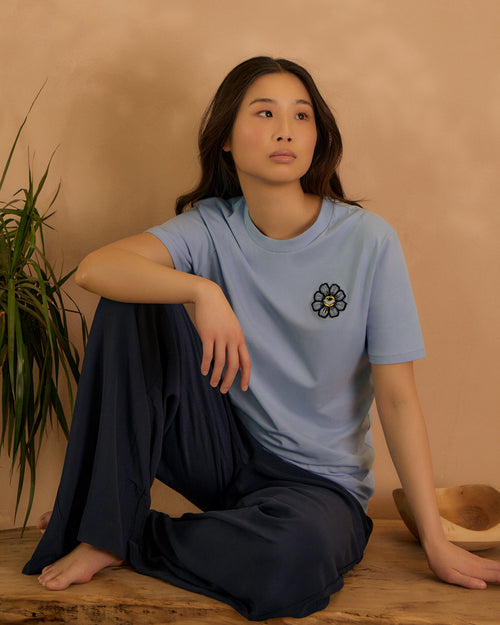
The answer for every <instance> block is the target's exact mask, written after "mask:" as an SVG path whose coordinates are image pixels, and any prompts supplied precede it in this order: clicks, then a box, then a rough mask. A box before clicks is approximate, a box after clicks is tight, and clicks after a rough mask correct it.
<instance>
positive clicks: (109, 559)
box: [38, 543, 124, 590]
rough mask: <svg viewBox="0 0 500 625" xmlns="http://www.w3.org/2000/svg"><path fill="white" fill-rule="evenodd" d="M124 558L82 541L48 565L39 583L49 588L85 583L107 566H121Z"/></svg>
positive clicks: (55, 588)
mask: <svg viewBox="0 0 500 625" xmlns="http://www.w3.org/2000/svg"><path fill="white" fill-rule="evenodd" d="M123 563H124V562H123V560H122V559H121V558H119V557H118V556H116V555H115V554H113V553H109V551H103V550H102V549H97V547H93V546H92V545H88V544H87V543H80V544H79V545H77V547H75V549H73V551H72V552H71V553H68V555H66V556H64V557H63V558H61V559H60V560H57V561H56V562H54V563H53V564H50V565H49V566H46V567H45V568H44V569H43V571H42V574H41V575H40V577H39V578H38V581H39V583H40V584H41V585H42V586H45V588H47V589H48V590H64V589H65V588H67V587H68V586H70V585H71V584H84V583H85V582H89V581H90V580H91V579H92V577H93V576H94V575H95V574H96V573H98V572H99V571H101V570H102V569H104V568H106V567H107V566H120V565H121V564H123Z"/></svg>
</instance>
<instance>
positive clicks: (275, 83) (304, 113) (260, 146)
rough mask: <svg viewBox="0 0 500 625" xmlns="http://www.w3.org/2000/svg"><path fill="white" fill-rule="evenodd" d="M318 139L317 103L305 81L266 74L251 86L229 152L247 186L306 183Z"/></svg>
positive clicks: (237, 118)
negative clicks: (303, 180) (313, 104)
mask: <svg viewBox="0 0 500 625" xmlns="http://www.w3.org/2000/svg"><path fill="white" fill-rule="evenodd" d="M316 139H317V133H316V122H315V119H314V109H313V106H312V100H311V97H310V95H309V93H308V91H307V89H306V88H305V86H304V84H303V83H302V81H301V80H300V79H299V78H297V77H296V76H294V75H293V74H289V73H279V74H278V73H276V74H266V75H264V76H261V77H260V78H257V80H255V81H254V82H253V83H252V84H251V85H250V87H249V88H248V90H247V92H246V94H245V96H244V98H243V100H242V102H241V105H240V108H239V110H238V113H237V115H236V119H235V122H234V125H233V129H232V132H231V136H230V138H229V140H228V141H227V142H226V144H225V145H224V149H225V150H226V151H230V152H231V154H232V157H233V160H234V163H235V166H236V171H237V173H238V178H239V180H240V183H241V185H242V187H245V185H247V184H252V183H254V184H255V183H267V184H290V183H297V184H300V178H301V177H302V176H303V175H304V174H305V173H306V172H307V170H308V169H309V167H310V165H311V162H312V158H313V154H314V148H315V146H316Z"/></svg>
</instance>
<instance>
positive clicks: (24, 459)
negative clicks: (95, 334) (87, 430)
mask: <svg viewBox="0 0 500 625" xmlns="http://www.w3.org/2000/svg"><path fill="white" fill-rule="evenodd" d="M42 88H43V87H42ZM40 91H41V90H40ZM39 94H40V92H39V93H38V94H37V96H36V97H35V99H34V100H33V102H32V104H31V106H30V108H29V110H28V113H27V114H26V117H25V118H24V121H23V122H22V124H21V126H20V127H19V129H18V132H17V135H16V137H15V140H14V143H13V145H12V147H11V149H10V152H9V155H8V158H7V162H6V164H5V167H4V169H3V172H2V176H1V178H0V191H1V189H2V187H3V184H4V180H5V177H6V175H7V172H8V170H9V166H10V164H11V160H12V156H13V154H14V152H15V149H16V146H17V143H18V140H19V137H20V135H21V132H22V130H23V128H24V126H25V124H26V121H27V119H28V116H29V114H30V111H31V109H32V108H33V105H34V103H35V102H36V100H37V98H38V95H39ZM53 156H54V154H52V156H51V158H50V160H49V162H48V165H47V167H46V169H45V171H44V173H43V176H42V177H41V178H40V180H39V182H38V183H35V181H34V180H33V171H32V162H31V160H30V158H29V154H28V184H27V186H26V187H22V188H20V189H19V190H18V191H17V192H16V193H14V195H13V196H12V197H11V198H10V199H9V200H8V201H6V202H4V201H0V378H1V390H2V399H1V410H2V433H1V438H0V449H5V448H6V449H7V452H8V454H9V456H10V458H11V475H12V472H13V471H14V469H15V468H16V467H18V468H19V477H18V484H17V499H16V510H15V515H16V516H17V513H18V508H19V502H20V498H21V494H22V492H23V487H24V485H25V480H26V478H27V473H28V472H29V474H30V480H29V482H30V490H29V499H28V504H27V510H26V515H25V518H24V524H23V529H24V527H25V526H26V523H27V521H28V517H29V514H30V511H31V507H32V504H33V496H34V492H35V483H36V465H37V460H38V455H39V452H40V446H41V443H42V440H43V434H44V431H45V428H46V425H47V421H49V422H52V421H53V417H54V416H55V417H56V421H57V423H58V424H59V426H60V427H61V429H62V431H63V432H64V434H65V435H66V436H67V435H68V422H67V419H66V416H65V413H64V408H63V403H64V401H63V400H62V398H61V394H60V387H59V385H60V382H61V378H62V380H63V381H65V386H66V388H67V393H68V397H69V404H70V408H71V409H72V407H73V391H72V386H73V383H77V382H78V378H79V355H78V351H77V348H76V347H75V346H74V344H73V343H72V341H71V340H70V336H69V334H70V333H69V328H68V317H67V313H69V312H73V313H76V314H77V315H78V316H79V322H80V326H81V333H82V339H83V343H84V344H85V342H86V339H87V325H86V322H85V318H84V316H83V314H82V313H81V311H80V309H79V308H78V306H77V305H76V303H75V302H74V300H73V299H72V298H71V297H69V295H68V294H67V293H66V292H65V291H64V289H63V286H64V283H65V282H66V281H67V280H68V278H69V277H70V276H71V275H72V273H73V272H74V269H73V270H72V271H70V272H69V273H67V274H65V275H56V272H55V270H54V268H53V267H52V265H51V264H50V262H49V261H48V259H47V256H46V253H45V242H44V230H45V228H51V226H50V225H48V223H47V221H48V220H49V219H50V217H51V216H52V215H53V214H54V213H53V212H49V211H50V209H51V208H52V206H53V204H54V202H55V200H56V197H57V195H58V193H59V188H60V185H59V186H58V188H57V190H56V191H55V193H54V195H53V196H52V198H51V200H50V203H49V206H48V208H47V210H46V212H45V214H43V215H42V214H41V213H40V212H39V209H38V203H39V201H40V194H41V192H42V189H43V187H44V185H45V182H46V180H47V175H48V173H49V168H50V165H51V161H52V157H53ZM68 300H70V301H71V302H72V306H73V307H72V308H68V307H67V302H68Z"/></svg>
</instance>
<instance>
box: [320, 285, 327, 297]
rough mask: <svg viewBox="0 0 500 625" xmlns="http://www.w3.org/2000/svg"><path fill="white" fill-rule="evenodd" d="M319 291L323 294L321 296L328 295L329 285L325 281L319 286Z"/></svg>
mask: <svg viewBox="0 0 500 625" xmlns="http://www.w3.org/2000/svg"><path fill="white" fill-rule="evenodd" d="M319 292H320V293H321V294H322V295H323V297H326V296H327V295H330V287H329V286H328V284H327V283H326V282H324V283H323V284H322V285H321V286H320V287H319Z"/></svg>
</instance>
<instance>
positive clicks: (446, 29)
mask: <svg viewBox="0 0 500 625" xmlns="http://www.w3.org/2000/svg"><path fill="white" fill-rule="evenodd" d="M499 31H500V5H499V3H498V1H497V0H308V2H304V0H251V1H246V0H242V1H235V0H183V1H182V2H178V1H177V0H104V1H103V0H85V1H84V2H82V1H81V0H42V1H40V0H18V1H15V0H0V94H1V95H0V163H2V162H3V161H4V160H5V158H6V157H7V153H8V148H9V146H10V143H11V141H12V140H13V137H14V134H15V130H16V128H17V126H18V125H19V123H20V121H21V120H22V118H23V116H24V114H25V112H26V110H27V108H28V106H29V103H30V102H31V100H32V98H33V96H34V94H35V93H36V92H37V91H38V89H39V88H40V86H41V85H42V83H43V82H44V81H45V80H47V83H46V85H45V88H44V90H43V93H42V95H41V96H40V99H39V101H38V102H37V104H36V107H35V109H34V110H33V112H32V114H31V116H30V119H29V123H28V125H27V126H26V129H25V132H24V134H23V137H22V140H21V143H20V147H19V152H18V154H17V157H16V159H15V161H14V163H13V168H12V172H11V175H10V177H9V179H8V181H7V183H6V188H5V191H9V190H15V189H17V188H18V187H19V186H20V185H21V184H23V183H24V180H25V172H26V158H27V148H28V146H29V147H30V151H31V154H32V156H34V167H35V171H38V172H40V171H41V170H42V167H43V165H44V164H45V163H46V161H47V159H48V158H49V156H50V154H51V152H52V150H53V149H54V148H55V147H56V146H58V149H57V152H56V155H55V157H54V161H53V166H52V173H51V178H50V180H49V185H48V186H49V189H52V190H53V189H55V187H56V186H57V183H58V182H59V180H60V181H61V183H62V190H61V194H60V196H59V199H58V200H57V203H56V209H57V213H56V215H55V217H54V218H53V220H52V223H53V225H54V226H55V228H56V232H55V233H53V234H51V235H50V237H49V240H48V242H49V251H50V256H51V257H52V258H53V259H56V260H57V262H61V261H64V266H65V268H67V269H69V268H70V267H72V266H74V265H76V264H77V263H78V262H79V261H80V259H81V258H82V256H83V255H84V254H86V253H87V252H89V251H90V250H91V249H93V248H95V247H97V246H100V245H102V244H105V243H107V242H110V241H112V240H114V239H117V238H119V237H123V236H126V235H129V234H133V233H136V232H139V231H142V230H143V229H145V228H147V227H148V226H149V225H152V224H155V223H159V222H162V221H164V220H165V219H167V218H168V217H170V216H172V215H173V204H174V200H175V198H176V196H177V195H179V194H180V193H182V192H184V191H185V190H186V189H187V188H189V187H191V185H192V184H193V183H194V182H195V180H196V178H197V156H196V132H197V126H198V121H199V118H200V115H201V113H202V111H203V109H204V107H205V106H206V104H207V103H208V100H209V98H210V97H211V95H212V94H213V92H214V90H215V88H216V87H217V85H218V83H219V82H220V80H221V79H222V78H223V77H224V75H225V74H226V73H227V71H228V70H229V69H230V68H231V67H233V66H234V65H235V64H236V63H238V62H240V61H241V60H243V59H245V58H247V57H249V56H254V55H256V54H270V55H273V56H285V57H289V58H292V59H294V60H297V61H298V62H300V63H302V64H304V65H305V66H306V67H308V68H309V69H310V71H311V72H312V73H313V75H314V76H315V77H316V79H317V83H318V85H319V87H320V89H321V90H322V92H323V93H324V95H325V97H326V99H327V100H328V101H329V103H330V104H331V106H332V107H333V109H334V111H335V113H336V115H337V118H338V121H339V125H340V127H341V131H342V133H343V138H344V144H345V158H344V160H343V165H342V174H343V179H344V183H345V186H346V189H347V191H348V193H349V194H351V196H356V197H358V198H365V200H366V201H365V202H364V206H365V207H366V209H367V210H370V211H374V212H376V213H378V214H379V215H381V216H382V217H383V218H385V219H386V220H387V221H389V222H390V223H391V224H392V225H393V226H394V227H395V228H396V229H397V231H398V232H399V235H400V238H401V241H402V244H403V247H404V249H405V253H406V257H407V262H408V266H409V269H410V273H411V276H412V281H413V285H414V291H415V296H416V299H417V303H418V308H419V313H420V318H421V323H422V327H423V332H424V336H425V339H426V347H427V352H428V356H427V358H426V359H424V360H422V361H419V362H418V363H417V365H416V372H417V378H418V383H419V387H420V393H421V399H422V404H423V406H424V409H425V413H426V419H427V422H428V428H429V432H430V436H431V439H432V451H433V456H434V463H435V475H436V483H437V485H439V486H449V485H455V484H460V483H471V482H485V483H490V484H493V485H494V486H496V487H497V488H500V453H499V451H500V450H499V433H498V432H499V430H498V388H499V365H498V354H499V352H500V323H499V321H500V289H499V261H500V246H499V236H500V211H499V210H498V204H499V198H500V182H499V175H498V169H499V152H500V106H499V99H500V98H499V96H500V77H499V69H498V59H499V58H500V40H499V37H498V32H499ZM5 195H6V194H5V193H4V192H2V198H4V197H5ZM70 291H71V293H72V295H73V296H74V297H75V298H76V299H77V301H78V302H79V304H80V306H81V307H82V309H83V310H84V311H85V313H86V314H87V316H88V319H89V320H90V319H91V317H92V314H93V311H94V308H95V305H96V302H97V298H96V297H94V296H92V295H90V294H87V293H85V292H83V291H82V290H80V289H78V288H77V287H76V286H75V285H71V286H70ZM75 336H76V332H75ZM375 439H376V451H377V460H376V477H377V482H378V490H377V493H376V495H375V497H374V499H373V502H372V505H371V508H370V510H371V512H372V514H374V515H375V516H389V517H390V516H392V515H394V514H395V508H394V507H393V504H392V499H391V490H392V488H394V487H396V486H398V480H397V476H396V474H395V472H394V470H393V468H392V465H391V462H390V459H389V456H388V453H387V450H386V448H385V443H384V441H383V437H382V435H381V432H380V428H379V425H378V423H377V420H376V419H375ZM46 443H47V444H45V446H44V448H43V451H42V455H41V458H40V464H39V470H38V489H37V493H36V499H35V505H34V512H33V515H32V519H31V520H32V521H33V520H34V519H35V518H36V516H37V515H38V514H39V513H40V512H42V511H44V510H46V509H49V508H50V506H51V505H52V501H53V498H54V495H55V491H56V488H57V483H58V479H59V475H60V471H61V466H62V461H63V456H64V446H65V441H64V437H62V436H61V435H58V434H54V433H52V434H50V436H49V440H47V441H46ZM9 478H10V474H9V459H8V458H7V457H6V456H5V455H3V456H2V457H1V459H0V488H1V497H0V527H4V528H5V527H11V526H12V525H13V524H14V518H13V509H14V501H15V486H14V481H12V482H10V481H9ZM163 496H164V492H163V491H161V489H157V490H156V491H155V500H156V505H163V503H158V502H159V500H160V499H161V498H162V497H163ZM169 505H170V506H172V505H173V506H174V507H176V506H177V508H179V509H180V507H181V504H180V502H179V500H178V499H175V500H174V503H173V504H172V503H170V504H169ZM21 521H22V515H20V516H18V519H17V521H16V523H17V524H19V523H20V522H21Z"/></svg>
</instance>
